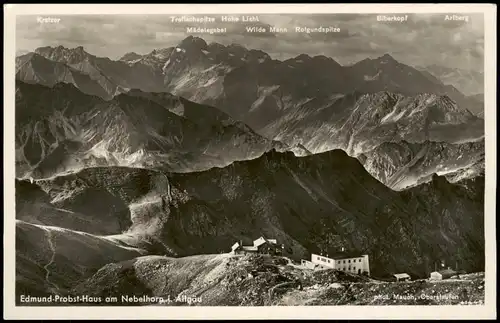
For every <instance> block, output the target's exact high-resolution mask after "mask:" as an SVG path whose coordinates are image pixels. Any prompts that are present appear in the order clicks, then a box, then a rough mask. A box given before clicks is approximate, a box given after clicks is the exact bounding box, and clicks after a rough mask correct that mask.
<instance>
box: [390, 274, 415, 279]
mask: <svg viewBox="0 0 500 323" xmlns="http://www.w3.org/2000/svg"><path fill="white" fill-rule="evenodd" d="M393 276H394V277H396V278H398V279H401V278H411V277H410V275H408V274H407V273H401V274H394V275H393Z"/></svg>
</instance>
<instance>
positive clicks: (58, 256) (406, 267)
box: [15, 36, 485, 303]
mask: <svg viewBox="0 0 500 323" xmlns="http://www.w3.org/2000/svg"><path fill="white" fill-rule="evenodd" d="M434 73H436V74H439V73H437V72H435V71H434ZM443 79H445V78H444V77H443V75H442V74H440V75H439V76H437V75H436V76H435V75H434V74H433V73H431V71H430V69H429V70H427V69H424V70H421V69H419V68H414V67H411V66H408V65H405V64H402V63H400V62H398V61H396V60H395V59H394V58H393V57H392V56H390V55H389V54H386V55H383V56H381V57H378V58H376V59H365V60H362V61H360V62H358V63H356V64H354V65H351V66H342V65H341V64H339V63H337V62H336V61H335V60H334V59H333V58H329V57H326V56H313V57H311V56H309V55H305V54H303V55H299V56H297V57H294V58H291V59H288V60H283V61H280V60H276V59H272V58H271V57H270V56H269V55H268V54H267V53H265V52H263V51H260V50H252V49H247V48H245V47H243V46H241V45H237V44H233V45H229V46H224V45H221V44H217V43H211V44H207V43H206V42H205V41H204V40H203V39H201V38H198V37H192V36H190V37H187V38H186V39H184V40H183V41H182V42H180V43H179V44H178V45H177V46H175V47H169V48H165V49H156V50H154V51H152V52H151V53H149V54H146V55H140V54H137V53H133V52H129V53H126V54H125V55H124V56H123V57H121V58H120V59H119V60H111V59H109V58H104V57H97V56H94V55H92V54H89V53H87V52H86V51H85V50H84V49H83V47H81V46H80V47H77V48H73V49H68V48H64V47H63V46H58V47H41V48H38V49H36V50H35V51H34V52H32V53H27V54H23V55H21V56H18V57H17V58H16V93H15V98H16V114H15V148H16V152H15V153H16V175H15V176H16V188H15V191H16V286H17V290H16V293H17V294H18V295H21V294H31V295H47V294H49V293H60V294H66V293H70V292H72V291H74V290H75V288H76V290H84V291H85V292H86V293H87V292H89V291H90V290H94V291H99V293H104V294H106V293H110V292H112V291H113V290H115V291H116V290H120V291H121V290H131V293H132V294H134V295H135V294H140V293H142V292H144V290H143V289H142V288H143V287H144V286H142V285H141V284H142V281H144V280H143V279H142V278H140V277H139V278H138V277H136V276H135V275H136V274H137V272H134V273H131V272H130V269H131V268H132V267H134V266H136V264H139V263H142V261H144V262H145V263H147V266H146V267H147V268H146V267H144V268H146V269H144V268H142V267H141V268H142V269H141V270H140V271H138V272H140V273H141V274H140V275H149V276H148V277H151V278H149V279H146V280H145V281H147V284H153V285H154V284H157V283H158V282H157V278H158V276H157V274H158V272H160V269H161V268H160V267H161V266H160V267H158V266H157V265H156V263H157V262H158V261H160V260H161V261H160V262H161V263H166V264H167V266H170V265H168V264H171V265H172V266H181V267H182V268H185V267H188V268H192V267H189V266H192V265H193V264H194V265H196V266H201V267H203V268H204V269H203V268H201V267H200V268H201V269H200V268H198V267H197V268H198V269H197V270H199V271H197V272H200V273H201V272H202V271H203V272H206V271H207V270H208V269H207V268H212V266H217V268H219V267H220V266H219V264H220V263H223V261H222V260H221V259H222V258H224V257H222V256H220V257H222V258H220V257H217V256H214V255H203V256H202V255H201V254H220V253H225V252H228V251H229V250H230V247H231V245H232V244H233V243H234V242H235V241H242V242H244V243H245V244H246V243H251V241H252V240H253V239H254V238H256V237H258V236H267V237H270V238H273V239H277V240H278V241H279V242H280V244H283V245H284V249H283V251H284V256H286V257H287V258H288V261H290V263H291V262H292V261H300V259H310V254H311V253H323V252H324V251H328V252H329V251H330V250H331V251H336V250H340V249H344V248H346V249H348V250H353V251H356V252H361V253H364V254H369V255H370V269H371V272H372V274H373V276H374V277H380V278H382V277H385V278H387V277H390V276H391V275H392V274H394V273H398V272H407V273H409V274H411V275H412V276H413V277H416V278H424V277H427V276H428V274H429V272H430V271H432V270H433V269H434V265H435V264H436V263H437V262H441V261H446V262H447V263H448V262H456V263H460V266H461V269H462V270H464V271H467V272H477V271H482V270H484V262H485V254H484V245H485V242H484V191H485V190H484V181H485V164H484V163H485V143H484V120H483V119H482V117H481V115H482V113H483V105H484V103H483V102H484V101H483V100H482V99H481V98H480V96H481V94H480V93H479V94H477V95H474V96H472V95H470V94H471V92H469V93H468V94H467V95H465V94H463V93H462V92H461V90H458V89H457V88H456V87H455V86H454V85H452V83H453V82H451V81H443ZM144 255H148V257H149V258H141V257H142V256H144ZM152 255H156V256H155V257H156V258H155V257H153V256H152ZM160 256H161V257H160ZM138 257H139V258H138ZM151 257H153V258H151ZM185 257H187V258H185ZM193 257H194V258H193ZM197 257H198V258H197ZM160 258H161V259H160ZM173 258H175V260H172V259H173ZM219 258H220V259H219ZM141 259H142V260H141ZM213 259H218V260H213ZM224 259H225V258H224ZM224 261H225V260H224ZM150 263H151V264H153V265H152V266H153V267H149V264H150ZM227 266H228V268H229V265H227ZM249 266H260V265H258V264H255V263H253V264H252V265H249ZM292 267H293V266H292ZM134 268H135V267H134ZM137 268H138V267H137ZM137 268H136V269H137ZM162 268H163V267H162ZM176 268H177V267H176ZM259 268H260V267H259ZM294 268H296V267H294ZM143 269H144V270H145V272H142V270H143ZM254 269H255V268H254ZM137 270H138V269H137ZM210 270H211V269H210ZM217 270H218V271H221V270H223V269H220V268H219V269H217ZM249 270H250V272H253V271H252V270H251V268H250V269H249ZM205 274H206V273H205ZM205 274H203V277H201V276H200V279H207V280H210V277H212V276H210V275H211V274H208V277H205ZM233 274H234V275H236V276H237V272H236V271H235V272H233V271H228V273H227V275H233ZM190 275H191V273H190ZM214 275H215V274H214ZM181 276H182V275H177V276H176V275H169V276H168V277H167V276H165V277H164V278H165V279H167V280H169V281H168V284H167V283H165V284H163V283H162V284H163V285H165V286H167V285H168V286H169V288H173V289H175V290H176V291H177V289H176V287H175V286H177V287H179V286H186V287H183V288H185V290H188V289H189V288H192V287H193V286H187V285H186V284H187V280H186V279H187V278H185V277H184V278H183V276H182V277H181ZM215 276H217V277H219V278H221V277H222V276H224V275H222V274H220V272H219V274H217V275H215ZM215 276H213V277H215ZM236 276H235V277H233V278H234V279H235V280H237V278H238V277H236ZM141 277H142V276H141ZM190 277H191V276H190ZM213 277H212V278H213ZM252 277H253V276H252ZM153 278H154V279H153ZM268 278H269V277H268ZM87 279H88V280H87ZM158 279H159V278H158ZM221 279H222V278H221ZM228 279H229V278H228ZM231 279H232V278H231ZM353 279H354V278H353ZM139 281H141V283H139ZM267 283H269V284H271V283H273V284H275V285H276V284H278V283H279V282H277V281H274V280H273V281H272V282H271V281H269V282H267ZM267 283H266V284H267ZM130 284H131V285H130ZM134 284H136V285H134ZM263 284H264V283H263ZM163 285H162V286H163ZM264 285H265V284H264ZM110 286H111V287H110ZM172 286H173V287H172ZM273 286H274V285H273ZM108 287H109V288H111V289H109V290H108ZM261 287H262V286H261ZM271 287H272V286H270V285H269V286H267V285H266V287H265V288H267V289H270V288H271ZM113 288H114V289H113ZM165 288H166V287H165ZM179 288H180V287H179ZM186 288H187V289H186ZM245 288H247V289H245ZM248 288H250V287H248V286H247V287H245V286H243V287H241V290H242V293H244V292H245V291H248V290H249V289H248ZM145 290H146V289H145ZM266 292H267V291H266ZM96 293H97V292H96ZM99 295H101V294H99ZM243 303H244V302H243Z"/></svg>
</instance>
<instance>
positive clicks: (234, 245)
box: [231, 242, 240, 251]
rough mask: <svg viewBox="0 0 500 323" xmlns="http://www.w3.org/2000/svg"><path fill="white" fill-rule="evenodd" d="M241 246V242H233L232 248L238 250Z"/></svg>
mask: <svg viewBox="0 0 500 323" xmlns="http://www.w3.org/2000/svg"><path fill="white" fill-rule="evenodd" d="M239 246H240V243H239V242H236V243H235V244H233V246H232V247H231V250H233V251H234V250H236V249H238V247H239Z"/></svg>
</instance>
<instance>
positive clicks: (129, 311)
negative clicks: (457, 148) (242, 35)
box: [4, 4, 497, 319]
mask: <svg viewBox="0 0 500 323" xmlns="http://www.w3.org/2000/svg"><path fill="white" fill-rule="evenodd" d="M496 11H497V10H496V5H494V4H207V5H203V4H193V5H186V4H168V5H167V4H159V5H150V4H88V5H84V4H7V5H4V39H5V43H4V68H5V69H4V70H5V72H4V201H5V203H4V286H5V287H4V309H5V311H4V318H5V319H48V318H51V319H56V318H65V319H77V318H87V319H105V318H114V319H117V318H123V319H125V318H141V319H204V318H210V319H217V318H218V319H224V318H225V319H227V318H233V319H238V318H241V319H247V318H255V319H276V318H299V319H300V318H302V319H331V318H335V319H339V318H352V319H356V318H365V319H366V318H395V319H396V318H414V319H415V318H421V319H426V318H431V319H432V318H441V319H471V318H475V319H480V318H496V306H495V305H496V244H495V241H496V233H495V228H496V225H495V220H496V219H495V217H496V212H495V206H496V203H495V202H496V96H495V89H496V74H495V71H496ZM460 12H464V13H484V23H485V26H484V29H485V48H484V61H485V68H484V71H485V113H484V116H485V146H486V152H487V153H486V174H487V176H486V180H485V194H486V196H485V239H486V244H485V252H486V255H487V256H486V259H485V261H486V263H485V265H486V268H485V269H486V272H485V280H486V284H485V293H486V295H485V305H483V306H460V305H454V306H315V307H307V306H297V307H258V308H255V307H189V308H186V307H165V308H164V307H149V306H148V307H120V308H118V307H16V306H15V301H14V290H15V266H14V264H15V248H14V245H15V215H14V213H15V207H14V201H15V196H14V189H13V188H14V177H13V176H12V174H15V160H14V151H15V144H14V140H13V138H14V124H15V119H14V106H15V98H14V93H15V92H14V91H15V79H14V77H13V76H14V74H15V63H14V62H15V29H16V16H17V15H43V14H49V15H50V14H52V15H54V14H60V15H62V14H68V15H70V14H75V13H78V14H101V15H102V14H113V15H117V14H221V13H240V14H241V13H252V14H265V13H266V14H273V13H274V14H285V13H286V14H304V13H311V14H312V13H460ZM358 307H359V308H358Z"/></svg>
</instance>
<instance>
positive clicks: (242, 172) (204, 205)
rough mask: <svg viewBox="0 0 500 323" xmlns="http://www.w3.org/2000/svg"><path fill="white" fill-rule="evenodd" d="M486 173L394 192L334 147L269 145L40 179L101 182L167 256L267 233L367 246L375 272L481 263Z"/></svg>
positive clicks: (288, 241)
mask: <svg viewBox="0 0 500 323" xmlns="http://www.w3.org/2000/svg"><path fill="white" fill-rule="evenodd" d="M482 181H483V184H482V185H483V186H481V185H480V184H477V185H476V186H473V187H472V186H467V187H466V186H463V185H462V184H460V185H459V184H456V185H455V184H451V183H448V182H447V181H446V179H444V177H434V178H433V179H432V181H431V183H429V184H425V185H423V186H418V187H416V188H413V189H411V190H409V191H403V192H395V191H392V190H390V189H388V188H387V187H385V186H384V185H383V184H381V183H380V182H378V181H377V180H375V179H373V178H372V177H371V176H370V175H369V174H368V173H367V172H366V171H365V170H364V168H363V166H362V165H361V164H360V163H359V162H358V161H357V160H356V159H354V158H351V157H348V156H347V155H346V154H345V153H344V152H342V151H339V150H336V151H331V152H327V153H322V154H316V155H312V156H306V157H300V158H298V157H295V156H294V155H293V154H292V153H278V152H274V151H272V152H269V153H266V154H264V155H263V156H262V157H260V158H257V159H254V160H250V161H244V162H235V163H233V164H232V165H230V166H227V167H225V168H214V169H211V170H207V171H203V172H196V173H186V174H173V173H171V174H165V173H161V172H155V171H151V170H145V169H128V168H92V169H85V170H82V171H81V172H79V173H78V174H74V175H67V176H60V177H57V178H54V179H48V180H41V181H38V182H37V183H38V185H40V186H41V187H42V188H43V190H44V191H46V192H47V193H48V194H49V196H51V198H54V197H56V196H64V197H63V199H64V200H67V202H65V203H66V205H69V206H70V205H71V204H72V200H73V199H74V198H75V193H74V192H75V191H79V192H85V191H88V190H95V189H100V188H106V190H107V191H108V192H109V193H111V194H112V195H114V196H116V197H118V198H119V199H121V200H122V201H123V203H125V204H127V205H128V206H129V209H130V212H131V219H132V222H133V224H132V226H131V228H130V229H129V231H128V234H130V235H135V236H140V237H147V238H148V239H150V240H155V241H156V242H157V243H159V244H162V245H163V248H164V252H166V253H167V254H170V255H177V256H185V255H194V254H200V253H219V252H221V251H227V250H229V248H230V246H231V245H232V244H233V243H234V241H239V240H243V241H244V243H245V242H250V241H251V240H250V239H252V238H254V237H256V236H260V235H262V234H264V235H266V236H269V237H273V238H276V239H278V240H279V241H280V242H281V243H284V244H285V246H286V248H285V253H286V254H287V255H288V256H290V257H292V258H294V259H300V258H303V257H307V258H308V257H309V253H310V252H319V251H320V250H328V249H335V250H338V249H340V247H345V248H347V249H350V250H359V251H362V252H365V253H368V254H369V255H370V263H371V270H372V274H374V275H383V274H386V273H388V272H410V273H412V274H414V275H416V276H421V277H422V276H424V275H427V274H428V272H429V270H430V269H431V267H432V264H433V263H434V262H435V261H437V260H439V259H447V260H450V261H455V260H458V261H460V262H461V264H462V265H463V267H464V269H466V270H468V271H472V270H474V271H475V270H481V268H483V266H484V251H482V250H483V249H481V248H484V236H483V197H482V195H483V194H484V177H483V178H482ZM68 182H70V183H74V186H73V188H71V189H68V184H67V183H68ZM479 183H481V182H479ZM478 185H479V186H478ZM74 187H77V188H78V189H77V190H76V189H75V188H74ZM94 200H95V201H100V199H99V198H98V197H95V199H94ZM102 203H105V201H104V200H103V202H102ZM68 209H69V210H72V209H71V207H68ZM464 237H467V238H466V239H464ZM394 241H398V243H397V244H394ZM436 246H439V248H436Z"/></svg>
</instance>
